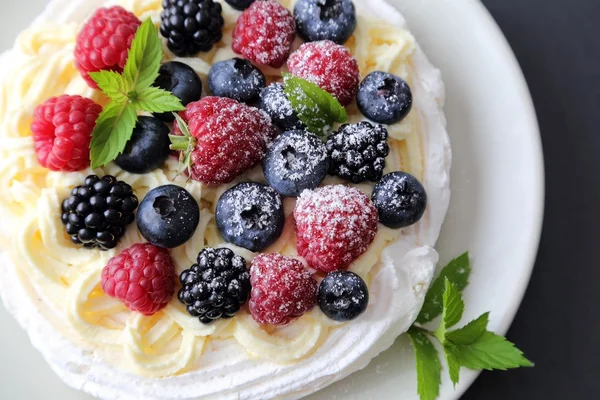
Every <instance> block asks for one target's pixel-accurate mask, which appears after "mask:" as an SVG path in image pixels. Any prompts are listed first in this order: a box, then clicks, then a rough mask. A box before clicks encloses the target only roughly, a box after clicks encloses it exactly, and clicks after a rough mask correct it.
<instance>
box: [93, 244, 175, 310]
mask: <svg viewBox="0 0 600 400" xmlns="http://www.w3.org/2000/svg"><path fill="white" fill-rule="evenodd" d="M176 278H177V274H176V273H175V266H174V265H173V260H172V259H171V255H170V254H169V251H168V250H166V249H161V248H160V247H156V246H153V245H151V244H149V243H144V244H142V243H136V244H134V245H133V246H131V247H130V248H128V249H126V250H123V251H122V252H121V254H119V255H118V256H116V257H113V258H111V259H110V260H109V261H108V264H107V265H106V267H104V269H103V270H102V290H103V291H104V293H106V294H107V295H108V296H110V297H114V298H116V299H118V300H120V301H122V302H123V303H124V304H125V305H126V306H127V308H129V309H130V310H131V311H137V312H140V313H142V314H144V315H153V314H155V313H156V312H157V311H159V310H161V309H163V308H164V307H166V306H167V304H168V303H169V301H170V300H171V298H172V297H173V294H174V293H175V280H176Z"/></svg>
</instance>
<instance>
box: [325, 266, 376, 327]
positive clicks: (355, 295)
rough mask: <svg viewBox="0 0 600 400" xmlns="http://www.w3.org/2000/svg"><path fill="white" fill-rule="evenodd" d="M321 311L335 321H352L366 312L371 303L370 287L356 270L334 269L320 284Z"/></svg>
mask: <svg viewBox="0 0 600 400" xmlns="http://www.w3.org/2000/svg"><path fill="white" fill-rule="evenodd" d="M318 302H319V307H320V308H321V311H323V312H324V313H325V315H327V316H328V317H329V318H331V319H333V320H335V321H350V320H353V319H355V318H357V317H358V316H359V315H360V314H362V313H363V312H365V310H366V309H367V306H368V305H369V289H368V288H367V284H366V283H365V281H364V280H363V279H362V278H361V277H360V276H358V275H356V274H355V273H354V272H350V271H334V272H331V273H329V274H328V275H327V276H326V277H325V279H323V280H322V281H321V284H320V285H319V294H318Z"/></svg>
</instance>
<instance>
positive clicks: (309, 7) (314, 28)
mask: <svg viewBox="0 0 600 400" xmlns="http://www.w3.org/2000/svg"><path fill="white" fill-rule="evenodd" d="M294 18H295V19H296V30H297V31H298V34H299V35H300V36H301V37H302V38H303V39H304V40H306V41H307V42H316V41H319V40H331V41H332V42H335V43H337V44H344V43H346V41H347V40H348V39H349V38H350V36H352V33H354V29H355V28H356V10H355V8H354V3H352V0H299V1H298V2H297V3H296V6H295V7H294Z"/></svg>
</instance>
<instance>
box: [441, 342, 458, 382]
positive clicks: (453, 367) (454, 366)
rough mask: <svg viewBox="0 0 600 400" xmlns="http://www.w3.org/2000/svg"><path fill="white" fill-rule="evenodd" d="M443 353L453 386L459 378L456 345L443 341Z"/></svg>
mask: <svg viewBox="0 0 600 400" xmlns="http://www.w3.org/2000/svg"><path fill="white" fill-rule="evenodd" d="M444 354H445V355H446V363H447V364H448V374H449V375H450V380H451V381H452V384H453V385H454V387H456V384H457V383H458V380H459V378H460V363H459V361H458V354H457V350H456V346H455V345H454V344H452V343H450V342H446V343H444Z"/></svg>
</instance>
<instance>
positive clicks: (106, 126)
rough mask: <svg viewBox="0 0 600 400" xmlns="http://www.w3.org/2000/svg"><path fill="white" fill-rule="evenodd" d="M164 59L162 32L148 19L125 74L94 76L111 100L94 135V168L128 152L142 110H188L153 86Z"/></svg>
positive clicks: (96, 73) (95, 73)
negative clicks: (159, 32)
mask: <svg viewBox="0 0 600 400" xmlns="http://www.w3.org/2000/svg"><path fill="white" fill-rule="evenodd" d="M161 60H162V45H161V41H160V38H159V37H158V30H157V29H156V27H155V26H154V24H153V23H152V20H150V19H147V20H146V21H144V22H143V23H142V24H141V25H140V27H139V28H138V30H137V32H136V34H135V38H134V39H133V41H132V43H131V48H130V49H129V54H128V57H127V63H126V64H125V68H124V69H123V73H122V74H120V73H118V72H115V71H99V72H91V73H90V77H91V78H92V79H93V80H94V82H96V84H97V85H98V88H99V89H100V90H101V91H102V92H104V94H105V95H106V96H108V98H109V99H110V102H109V103H108V105H107V106H106V107H104V109H103V110H102V112H101V113H100V115H99V116H98V120H97V121H96V126H95V128H94V130H93V132H92V141H91V143H90V158H91V164H92V168H98V167H102V166H105V165H107V164H108V163H110V162H111V161H113V160H114V159H115V158H117V156H118V155H119V154H121V153H122V152H123V150H125V146H126V145H127V142H128V141H129V139H131V135H132V133H133V129H134V128H135V124H136V122H137V112H138V111H146V112H151V113H164V112H172V111H180V110H184V109H185V107H184V106H183V104H181V101H180V100H179V99H178V98H177V97H175V96H174V95H173V94H172V93H170V92H167V91H165V90H162V89H160V88H157V87H153V86H152V85H153V84H154V81H156V78H157V77H158V70H159V68H160V63H161Z"/></svg>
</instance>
